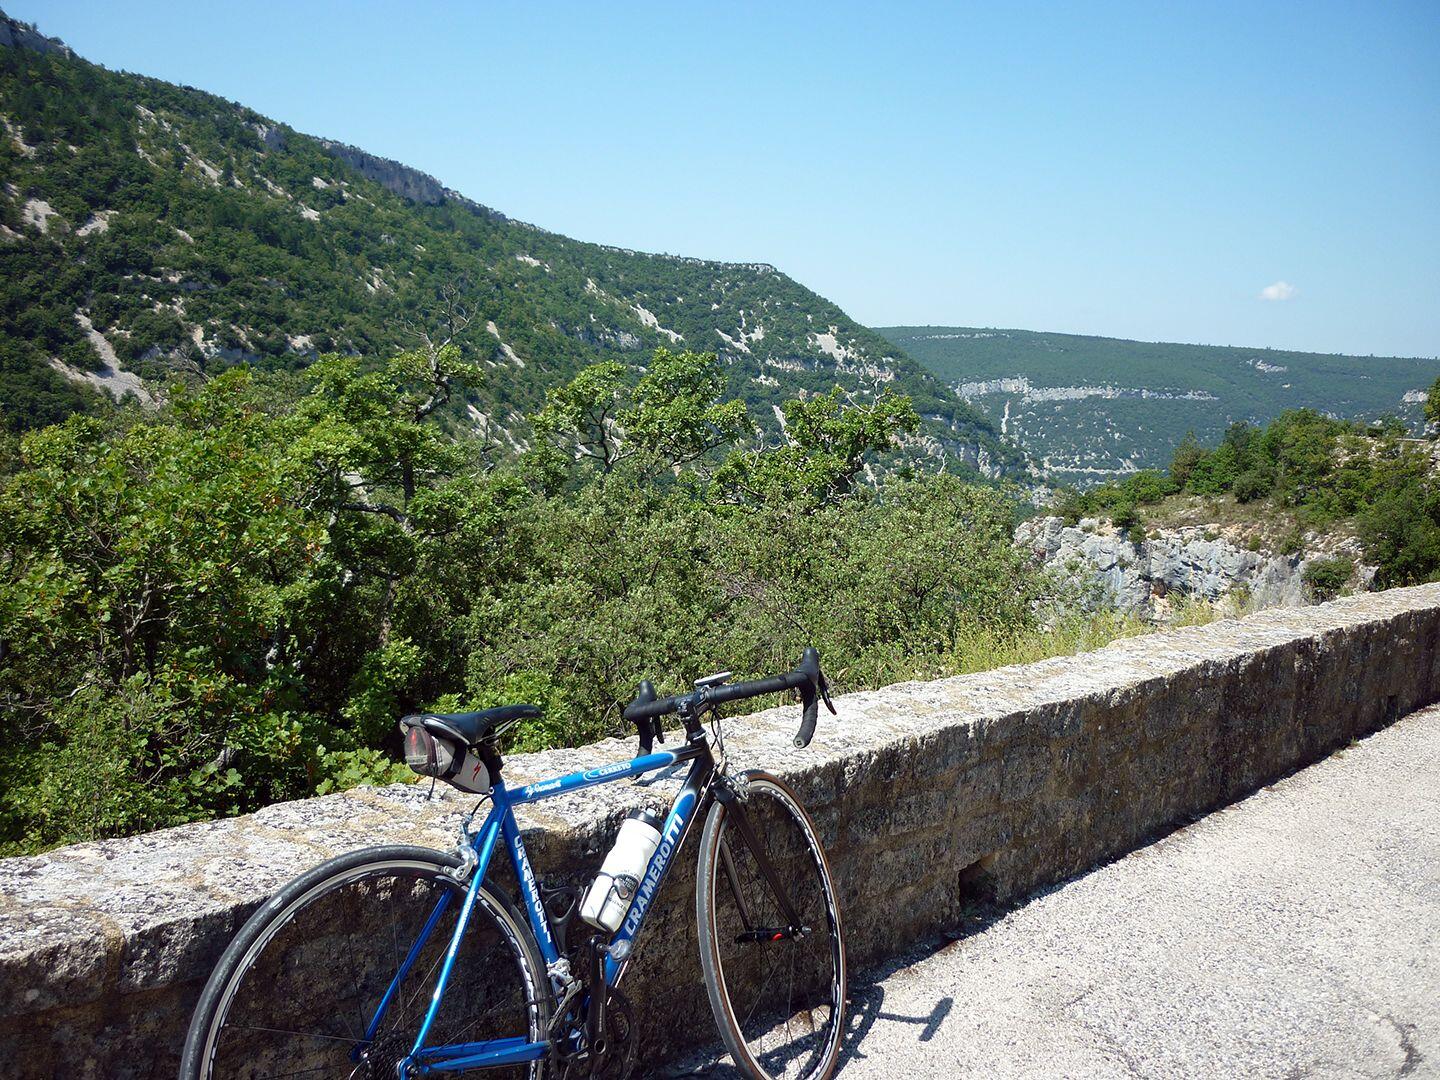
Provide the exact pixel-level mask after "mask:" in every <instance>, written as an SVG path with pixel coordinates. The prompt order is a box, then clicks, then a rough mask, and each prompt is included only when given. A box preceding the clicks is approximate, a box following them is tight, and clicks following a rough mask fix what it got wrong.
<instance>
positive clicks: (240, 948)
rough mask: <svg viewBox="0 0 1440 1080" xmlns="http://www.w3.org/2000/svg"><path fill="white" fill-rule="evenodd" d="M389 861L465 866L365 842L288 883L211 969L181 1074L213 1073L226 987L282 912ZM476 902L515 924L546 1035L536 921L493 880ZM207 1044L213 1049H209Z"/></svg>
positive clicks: (534, 1070) (424, 852) (198, 1078)
mask: <svg viewBox="0 0 1440 1080" xmlns="http://www.w3.org/2000/svg"><path fill="white" fill-rule="evenodd" d="M385 864H391V865H394V866H397V867H400V866H404V865H408V866H409V867H411V868H415V869H426V870H435V871H438V872H441V873H443V872H445V871H447V870H453V869H455V868H457V867H459V866H460V859H459V858H458V857H457V856H455V855H453V854H451V853H449V852H442V851H435V850H433V849H431V848H422V847H412V846H409V845H399V844H395V845H384V846H378V847H370V848H361V849H359V850H357V851H352V852H347V853H346V854H344V855H339V856H336V857H335V858H333V859H330V860H328V861H326V862H323V863H321V864H320V865H318V866H316V867H314V868H313V869H311V870H309V871H307V872H305V873H304V874H301V875H300V876H299V877H296V878H294V879H292V880H291V881H289V882H288V883H287V884H285V885H284V886H282V887H281V888H280V889H279V890H278V891H277V892H276V893H275V894H274V895H273V896H272V897H271V898H270V899H269V900H267V901H266V902H265V903H264V904H262V905H261V906H260V907H259V908H258V909H257V910H256V911H255V913H254V914H253V915H251V916H250V918H249V919H248V920H246V922H245V924H244V926H242V927H241V928H240V930H239V932H238V933H237V934H236V935H235V937H234V938H233V939H231V942H230V944H229V946H228V947H227V948H226V950H225V952H224V953H223V954H222V955H221V957H220V959H219V961H218V962H217V963H216V965H215V967H214V969H213V970H212V971H211V973H210V977H209V979H208V980H207V981H206V983H205V988H204V989H203V990H202V991H201V992H200V998H199V1000H198V1001H197V1002H196V1005H195V1011H194V1012H193V1013H192V1014H191V1019H190V1027H189V1029H188V1030H187V1032H186V1035H185V1044H184V1049H183V1050H182V1051H181V1055H180V1080H205V1078H206V1077H207V1075H208V1072H209V1068H210V1066H211V1065H213V1061H207V1060H206V1059H207V1057H211V1056H213V1048H212V1047H211V1039H210V1036H211V1033H212V1029H213V1028H214V1027H215V1021H216V1013H217V1011H218V1010H219V1008H220V1006H221V1004H222V1002H223V1000H224V998H225V996H226V991H227V990H228V989H230V987H231V984H232V982H235V976H236V970H237V968H238V967H239V965H240V964H241V962H242V961H243V960H244V959H245V957H246V956H247V955H248V954H249V952H250V949H251V947H252V946H253V945H254V944H255V943H256V942H257V941H258V940H259V939H260V938H261V937H262V935H264V933H265V931H266V930H267V929H268V928H269V927H270V925H271V924H272V923H273V922H274V921H275V920H276V919H278V918H281V917H285V916H289V915H291V914H292V913H294V912H297V911H299V910H301V909H302V905H301V904H299V903H298V901H302V900H304V899H305V898H307V897H310V896H315V897H318V896H323V895H324V892H323V891H322V889H321V887H322V886H323V885H325V883H326V882H329V881H331V880H332V879H335V878H339V877H342V876H344V875H346V874H348V873H350V872H351V871H353V870H355V869H357V868H359V867H363V866H367V865H373V866H382V865H385ZM476 904H477V906H482V905H483V906H484V907H485V909H486V910H488V911H489V912H490V914H491V915H492V916H493V917H495V918H496V920H497V922H499V923H500V925H501V926H502V927H503V926H504V922H505V921H508V922H509V923H510V924H511V925H510V929H511V930H512V931H513V933H512V934H507V935H506V936H507V938H508V939H509V940H510V941H511V943H512V944H516V945H518V946H519V948H520V953H521V955H520V957H519V959H520V962H521V964H522V973H527V974H528V976H529V978H530V980H532V981H533V984H534V986H535V987H536V988H537V990H538V993H537V994H536V995H535V997H534V999H533V1000H535V1001H536V1003H537V1005H538V1017H537V1020H536V1027H537V1029H538V1030H537V1031H536V1032H532V1033H531V1035H532V1037H535V1038H543V1037H544V1032H545V1031H546V1028H547V1026H548V1023H549V1019H550V1005H551V1002H550V983H549V980H548V979H547V977H546V971H545V963H544V961H543V959H542V958H541V956H540V950H539V947H538V946H537V945H536V943H535V936H534V933H533V932H532V931H531V929H530V924H529V922H528V920H527V919H526V918H525V916H524V915H522V914H521V913H520V912H519V911H518V910H517V908H516V906H515V904H514V903H513V902H512V901H511V900H510V898H509V897H508V896H506V895H505V894H504V893H502V892H496V891H495V890H493V889H491V888H489V887H488V886H487V885H482V886H481V889H480V895H479V896H477V897H476ZM257 955H258V954H257ZM237 985H238V984H237ZM222 1019H223V1017H222ZM207 1050H209V1053H208V1054H207ZM544 1074H545V1059H544V1058H541V1059H540V1060H539V1061H537V1062H535V1063H534V1065H533V1066H532V1067H531V1070H530V1075H531V1080H539V1078H540V1077H542V1076H544Z"/></svg>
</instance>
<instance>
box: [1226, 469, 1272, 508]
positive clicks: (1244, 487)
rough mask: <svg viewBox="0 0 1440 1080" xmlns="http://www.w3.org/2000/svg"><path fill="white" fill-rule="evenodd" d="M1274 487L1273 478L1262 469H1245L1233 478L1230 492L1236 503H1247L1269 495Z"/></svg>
mask: <svg viewBox="0 0 1440 1080" xmlns="http://www.w3.org/2000/svg"><path fill="white" fill-rule="evenodd" d="M1274 485H1275V479H1274V477H1273V476H1271V475H1269V474H1268V473H1266V472H1265V471H1264V470H1263V469H1247V470H1245V471H1244V472H1243V473H1241V474H1240V475H1239V476H1237V477H1236V478H1235V483H1234V484H1233V485H1232V487H1231V490H1232V491H1233V493H1234V495H1235V501H1236V502H1241V503H1249V502H1254V501H1255V500H1256V499H1263V498H1264V497H1265V496H1266V495H1269V494H1270V491H1271V489H1272V488H1273V487H1274Z"/></svg>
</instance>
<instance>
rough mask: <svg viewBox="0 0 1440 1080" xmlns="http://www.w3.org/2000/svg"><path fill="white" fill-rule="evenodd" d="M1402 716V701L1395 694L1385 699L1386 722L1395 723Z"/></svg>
mask: <svg viewBox="0 0 1440 1080" xmlns="http://www.w3.org/2000/svg"><path fill="white" fill-rule="evenodd" d="M1399 716H1400V702H1399V701H1398V700H1397V699H1396V696H1395V695H1394V694H1391V695H1390V696H1389V697H1387V698H1386V699H1385V723H1387V724H1393V723H1394V722H1395V721H1396V720H1397V719H1398V718H1399Z"/></svg>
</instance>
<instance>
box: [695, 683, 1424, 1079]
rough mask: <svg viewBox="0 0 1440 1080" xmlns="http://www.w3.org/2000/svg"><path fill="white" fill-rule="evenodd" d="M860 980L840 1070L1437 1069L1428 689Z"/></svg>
mask: <svg viewBox="0 0 1440 1080" xmlns="http://www.w3.org/2000/svg"><path fill="white" fill-rule="evenodd" d="M851 991H852V999H853V1000H852V1005H851V1015H850V1019H849V1025H848V1026H849V1028H850V1038H849V1040H848V1045H847V1051H846V1056H845V1059H844V1063H843V1065H842V1067H841V1070H840V1073H839V1076H840V1077H842V1078H843V1080H866V1078H874V1077H886V1078H891V1077H931V1076H936V1077H939V1076H973V1077H1037V1078H1038V1077H1117V1078H1130V1077H1225V1078H1229V1077H1273V1078H1276V1080H1282V1078H1283V1080H1299V1078H1302V1077H1304V1078H1312V1077H1315V1078H1318V1077H1392V1076H1409V1077H1427V1076H1435V1077H1440V707H1434V708H1431V709H1428V710H1424V711H1422V712H1419V713H1415V714H1412V715H1411V716H1409V717H1407V718H1405V719H1403V720H1401V721H1399V722H1398V723H1396V724H1394V725H1393V726H1391V727H1390V728H1388V729H1386V730H1385V731H1382V732H1379V733H1378V734H1376V735H1374V736H1371V737H1370V738H1368V739H1366V740H1364V741H1363V742H1360V743H1357V744H1355V745H1354V746H1352V747H1350V748H1348V749H1346V750H1343V751H1341V752H1340V753H1338V754H1336V755H1334V756H1333V757H1331V758H1329V759H1327V760H1326V761H1323V762H1320V763H1319V764H1316V765H1313V766H1311V767H1310V768H1308V769H1305V770H1303V771H1301V772H1299V773H1296V774H1295V775H1294V776H1291V777H1289V778H1287V779H1285V780H1282V781H1281V782H1279V783H1277V784H1275V785H1274V786H1272V787H1269V788H1266V789H1264V790H1262V791H1260V792H1257V793H1256V794H1255V795H1252V796H1251V797H1250V798H1248V799H1245V800H1244V801H1242V802H1240V803H1236V804H1235V805H1233V806H1231V807H1228V808H1226V809H1224V810H1221V811H1218V812H1216V813H1214V814H1211V815H1210V816H1208V817H1206V818H1205V819H1203V820H1202V821H1200V822H1198V823H1196V824H1194V825H1191V826H1189V827H1187V828H1185V829H1182V830H1180V831H1178V832H1175V833H1172V834H1171V835H1170V836H1168V837H1166V838H1165V839H1163V840H1160V841H1157V842H1156V843H1153V844H1151V845H1149V846H1148V847H1145V848H1142V849H1140V850H1138V851H1136V852H1134V853H1132V854H1131V855H1128V856H1126V857H1125V858H1123V859H1120V860H1119V861H1118V862H1115V863H1112V864H1110V865H1108V866H1105V867H1102V868H1100V869H1098V870H1095V871H1093V872H1091V873H1089V874H1086V875H1085V876H1084V877H1081V878H1078V879H1076V880H1074V881H1070V882H1067V883H1066V884H1064V885H1062V886H1060V887H1058V888H1056V889H1054V890H1052V891H1050V892H1048V893H1045V894H1042V895H1040V896H1037V897H1035V898H1033V899H1031V900H1030V901H1029V902H1028V903H1026V904H1025V905H1024V906H1022V907H1020V908H1018V909H1016V910H1013V911H1011V912H1010V913H1009V914H1007V915H1005V916H1004V917H1003V918H1001V919H999V920H998V921H996V922H994V923H993V924H991V925H989V926H988V927H985V928H984V929H980V930H977V931H975V932H973V933H971V934H969V935H967V936H965V937H964V938H962V939H961V940H959V941H956V942H954V943H953V944H950V945H948V946H946V947H944V948H941V949H939V950H938V951H933V950H932V951H929V952H928V953H917V954H915V955H914V956H911V957H907V958H905V959H904V960H902V961H899V962H896V963H895V964H892V965H890V966H889V967H887V969H885V970H882V971H874V972H868V973H857V974H852V978H851ZM692 1067H693V1066H692ZM698 1071H700V1072H709V1073H712V1074H717V1073H718V1072H721V1071H728V1070H715V1069H713V1068H709V1069H707V1068H704V1067H703V1066H702V1067H701V1068H700V1069H699V1070H698ZM672 1075H673V1074H672Z"/></svg>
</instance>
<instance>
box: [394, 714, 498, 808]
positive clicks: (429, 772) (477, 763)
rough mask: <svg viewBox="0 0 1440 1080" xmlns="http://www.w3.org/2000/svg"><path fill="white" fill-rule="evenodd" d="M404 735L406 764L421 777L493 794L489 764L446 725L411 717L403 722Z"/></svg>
mask: <svg viewBox="0 0 1440 1080" xmlns="http://www.w3.org/2000/svg"><path fill="white" fill-rule="evenodd" d="M437 728H439V730H438V731H437V730H436V729H437ZM400 731H401V734H403V735H404V737H405V764H406V765H409V766H410V768H411V769H413V770H414V771H415V772H417V773H419V774H420V775H421V776H430V777H434V778H435V779H436V780H444V781H445V782H446V783H447V784H452V785H454V786H455V787H457V788H459V789H460V790H461V791H469V792H475V793H480V792H485V791H489V790H490V770H488V769H487V768H486V767H485V762H483V761H481V760H480V757H479V755H477V754H475V753H473V752H471V750H470V749H469V748H468V747H466V746H465V743H464V741H463V740H461V739H458V738H456V737H455V736H454V734H453V733H451V732H449V731H448V730H446V729H445V728H444V727H443V725H441V724H439V723H438V722H436V721H433V720H431V719H430V718H428V717H423V716H407V717H406V718H405V719H404V720H402V721H400Z"/></svg>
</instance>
